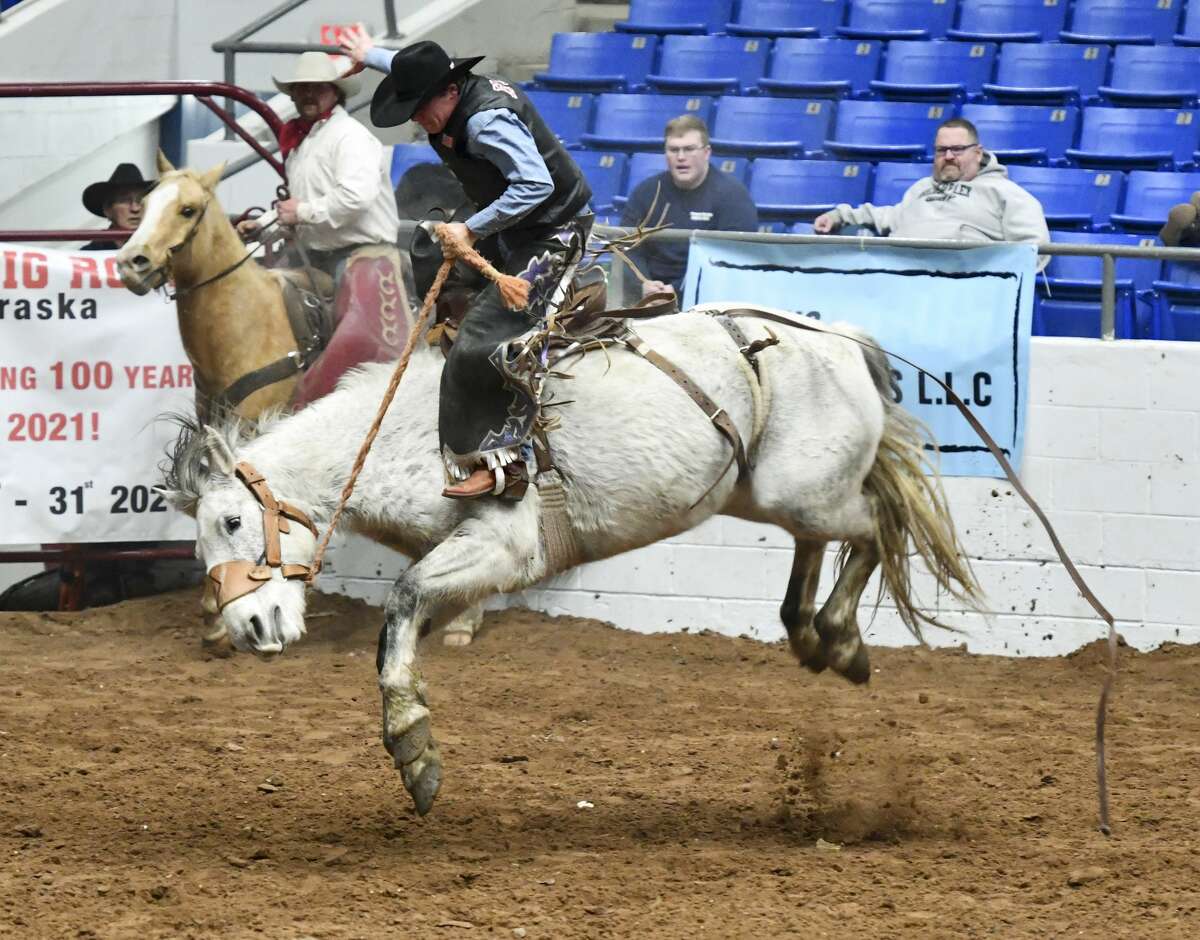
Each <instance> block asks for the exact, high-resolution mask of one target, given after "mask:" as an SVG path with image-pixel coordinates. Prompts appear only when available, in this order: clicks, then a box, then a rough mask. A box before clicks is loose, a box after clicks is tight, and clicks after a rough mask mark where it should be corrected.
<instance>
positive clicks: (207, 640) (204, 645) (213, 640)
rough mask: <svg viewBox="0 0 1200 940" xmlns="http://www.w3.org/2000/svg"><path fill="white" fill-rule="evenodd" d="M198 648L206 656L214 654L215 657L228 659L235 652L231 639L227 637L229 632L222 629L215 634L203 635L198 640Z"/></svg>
mask: <svg viewBox="0 0 1200 940" xmlns="http://www.w3.org/2000/svg"><path fill="white" fill-rule="evenodd" d="M200 649H202V650H203V651H204V653H205V655H206V656H215V657H216V658H217V659H228V658H229V657H230V656H232V655H233V654H234V653H235V652H236V650H235V649H234V646H233V640H231V639H229V634H228V633H226V632H225V630H224V629H222V630H221V632H220V633H217V634H215V635H212V636H206V637H203V638H202V639H201V640H200Z"/></svg>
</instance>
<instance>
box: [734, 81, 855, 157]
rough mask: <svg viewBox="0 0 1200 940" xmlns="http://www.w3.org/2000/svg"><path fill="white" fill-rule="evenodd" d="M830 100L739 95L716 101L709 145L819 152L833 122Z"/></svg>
mask: <svg viewBox="0 0 1200 940" xmlns="http://www.w3.org/2000/svg"><path fill="white" fill-rule="evenodd" d="M833 110H834V106H833V102H832V101H810V100H808V99H805V98H741V97H735V96H733V95H726V96H725V97H724V98H722V99H720V100H719V101H718V102H717V116H716V119H715V120H714V121H713V125H712V132H711V136H712V146H713V149H714V150H717V151H719V152H721V153H744V154H748V155H752V156H753V155H756V154H775V155H776V156H797V157H798V156H800V155H801V154H805V153H808V154H811V153H820V152H821V151H822V149H823V147H824V142H825V138H826V137H828V136H829V128H830V125H831V124H832V123H833Z"/></svg>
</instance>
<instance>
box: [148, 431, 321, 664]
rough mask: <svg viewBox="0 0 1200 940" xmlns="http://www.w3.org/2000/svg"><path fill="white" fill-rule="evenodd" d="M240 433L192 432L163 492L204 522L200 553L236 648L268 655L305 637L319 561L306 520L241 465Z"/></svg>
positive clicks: (181, 444)
mask: <svg viewBox="0 0 1200 940" xmlns="http://www.w3.org/2000/svg"><path fill="white" fill-rule="evenodd" d="M227 436H229V437H232V436H233V433H231V432H229V431H228V430H227V431H225V432H222V431H218V430H215V429H213V428H207V427H206V428H204V429H203V430H199V431H197V432H196V433H194V434H189V433H188V431H187V430H186V429H185V432H184V434H183V435H181V437H180V442H179V444H178V445H177V447H176V451H175V454H174V458H173V464H172V466H171V467H170V468H169V470H168V471H167V480H166V484H165V486H164V488H163V492H164V493H165V494H166V496H167V498H168V499H169V500H170V501H171V502H172V503H173V504H174V505H175V506H176V508H178V509H182V510H183V511H185V512H188V513H191V514H193V515H194V516H195V517H196V554H197V555H198V556H199V557H200V560H201V561H202V562H203V563H204V566H205V568H206V569H207V570H208V577H209V580H210V581H211V582H212V583H211V584H210V585H209V587H210V588H211V589H212V593H214V594H215V595H216V601H217V605H218V607H219V608H220V611H221V616H222V618H223V619H224V621H225V625H226V627H227V629H228V631H229V637H230V639H231V640H232V641H233V645H234V646H236V647H237V648H238V649H240V650H249V651H253V652H255V653H259V654H262V655H264V656H273V655H275V654H278V653H281V652H283V650H284V649H285V648H287V647H288V646H289V645H290V644H292V643H295V642H296V641H297V640H299V639H300V638H301V637H302V636H303V635H304V632H305V629H304V609H305V581H304V579H305V577H306V576H307V574H308V572H309V570H310V566H311V563H312V561H313V556H314V555H315V554H316V545H317V537H316V529H315V528H314V527H313V524H312V522H311V521H309V518H308V516H307V514H306V513H304V512H303V511H302V510H300V509H298V508H296V507H295V506H293V505H291V504H289V503H287V502H286V501H284V500H281V499H277V498H276V496H275V494H274V493H272V492H271V489H270V486H269V485H268V484H267V482H266V480H265V479H263V478H262V476H261V475H260V474H258V473H257V471H255V470H254V468H253V467H252V466H250V465H249V464H248V463H245V462H238V460H237V458H236V457H235V456H234V452H233V446H234V445H233V443H231V441H230V440H227Z"/></svg>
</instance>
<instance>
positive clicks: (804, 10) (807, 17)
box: [725, 0, 846, 38]
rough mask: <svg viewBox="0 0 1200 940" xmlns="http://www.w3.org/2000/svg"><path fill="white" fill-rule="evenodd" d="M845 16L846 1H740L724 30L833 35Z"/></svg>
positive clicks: (737, 33) (751, 33) (794, 35)
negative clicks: (735, 13) (733, 16)
mask: <svg viewBox="0 0 1200 940" xmlns="http://www.w3.org/2000/svg"><path fill="white" fill-rule="evenodd" d="M845 18H846V0H742V2H741V4H740V6H739V8H738V13H737V16H736V17H735V18H734V20H733V22H731V23H727V24H726V26H725V32H727V33H732V34H733V35H735V36H772V37H775V38H782V37H784V36H790V37H792V38H800V37H802V36H816V35H817V34H818V33H819V34H820V35H822V36H832V35H833V32H834V30H836V29H837V28H838V27H839V26H841V25H842V20H844V19H845Z"/></svg>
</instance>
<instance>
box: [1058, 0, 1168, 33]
mask: <svg viewBox="0 0 1200 940" xmlns="http://www.w3.org/2000/svg"><path fill="white" fill-rule="evenodd" d="M1182 8H1183V4H1182V3H1179V4H1176V3H1172V2H1171V0H1075V6H1074V8H1073V9H1072V11H1071V25H1070V28H1069V29H1066V30H1063V32H1062V33H1061V34H1060V35H1061V37H1062V39H1063V41H1064V42H1089V43H1094V42H1112V43H1127V42H1133V43H1144V44H1148V43H1155V42H1170V41H1171V38H1172V37H1173V36H1174V35H1175V32H1176V30H1177V29H1178V27H1179V11H1180V10H1181V9H1182Z"/></svg>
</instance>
